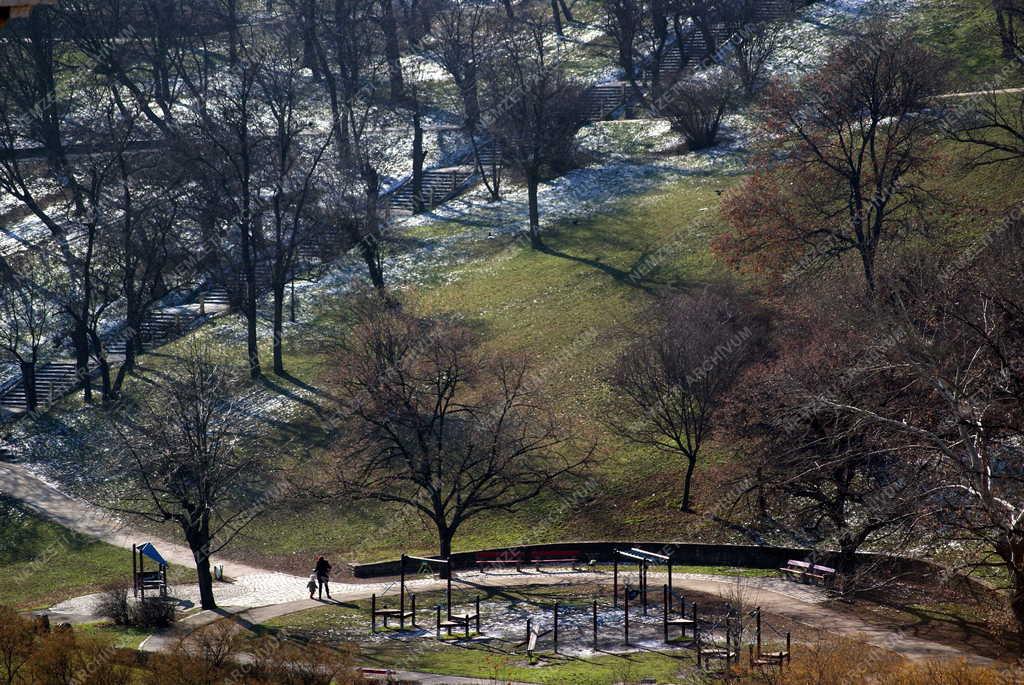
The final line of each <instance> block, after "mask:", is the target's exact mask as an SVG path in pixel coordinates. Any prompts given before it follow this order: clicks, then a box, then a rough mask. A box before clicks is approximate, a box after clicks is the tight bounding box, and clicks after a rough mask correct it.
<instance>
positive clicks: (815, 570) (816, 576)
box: [779, 559, 836, 585]
mask: <svg viewBox="0 0 1024 685" xmlns="http://www.w3.org/2000/svg"><path fill="white" fill-rule="evenodd" d="M779 572H780V573H781V574H783V577H784V578H792V579H793V580H801V581H808V580H810V581H812V582H816V583H818V584H821V585H831V584H832V583H833V582H835V579H836V570H835V569H834V568H831V567H829V566H821V565H819V564H814V563H809V562H806V561H800V560H799V559H790V560H789V561H787V562H786V565H785V566H783V567H782V568H780V569H779Z"/></svg>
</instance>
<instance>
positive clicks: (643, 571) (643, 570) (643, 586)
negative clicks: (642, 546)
mask: <svg viewBox="0 0 1024 685" xmlns="http://www.w3.org/2000/svg"><path fill="white" fill-rule="evenodd" d="M640 604H641V605H642V606H643V608H644V616H646V615H647V562H646V561H641V562H640Z"/></svg>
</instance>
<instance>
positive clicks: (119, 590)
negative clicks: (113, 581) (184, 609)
mask: <svg viewBox="0 0 1024 685" xmlns="http://www.w3.org/2000/svg"><path fill="white" fill-rule="evenodd" d="M97 613H98V614H99V615H100V616H103V617H105V618H109V619H110V620H112V621H113V622H114V623H116V624H117V625H119V626H134V627H136V628H144V629H147V630H153V629H156V628H166V627H167V626H169V625H171V624H172V623H174V621H175V619H176V618H177V610H176V608H175V606H174V604H173V603H170V602H166V601H164V600H161V599H157V598H153V597H149V598H146V599H143V600H142V601H139V602H135V601H132V600H130V599H128V589H127V588H126V587H123V586H115V587H110V588H108V589H107V590H106V591H104V593H103V596H102V597H101V598H100V604H99V607H98V609H97Z"/></svg>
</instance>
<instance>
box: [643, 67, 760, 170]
mask: <svg viewBox="0 0 1024 685" xmlns="http://www.w3.org/2000/svg"><path fill="white" fill-rule="evenodd" d="M739 94H740V90H739V87H738V84H737V83H736V79H735V77H734V76H733V75H732V74H731V73H730V72H729V71H727V70H725V69H722V68H719V67H716V68H710V69H707V70H705V71H703V72H701V73H699V74H694V75H692V76H687V77H683V78H681V79H679V80H677V81H676V82H675V83H673V84H672V86H671V87H670V88H669V89H668V90H666V91H665V93H664V95H663V96H662V98H661V100H660V101H659V102H658V107H659V109H660V111H661V113H662V114H664V115H665V116H667V117H668V119H669V121H670V122H671V123H672V128H673V129H674V130H676V131H678V132H679V133H681V134H682V135H683V137H684V138H685V139H686V144H687V146H688V147H689V148H690V149H691V150H701V149H704V148H707V147H712V146H713V145H715V144H716V143H717V142H718V132H719V129H720V127H721V124H722V117H724V116H725V115H726V114H727V113H728V112H729V111H730V110H732V109H734V108H735V107H736V106H737V105H738V104H739Z"/></svg>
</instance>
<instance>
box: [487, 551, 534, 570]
mask: <svg viewBox="0 0 1024 685" xmlns="http://www.w3.org/2000/svg"><path fill="white" fill-rule="evenodd" d="M525 559H526V555H524V554H523V552H522V550H516V549H501V550H495V551H491V552H477V553H476V565H477V567H478V568H480V570H483V569H485V568H486V567H488V566H491V567H499V566H514V567H515V569H516V570H517V571H518V570H519V569H520V567H521V566H522V565H523V562H524V561H525Z"/></svg>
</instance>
